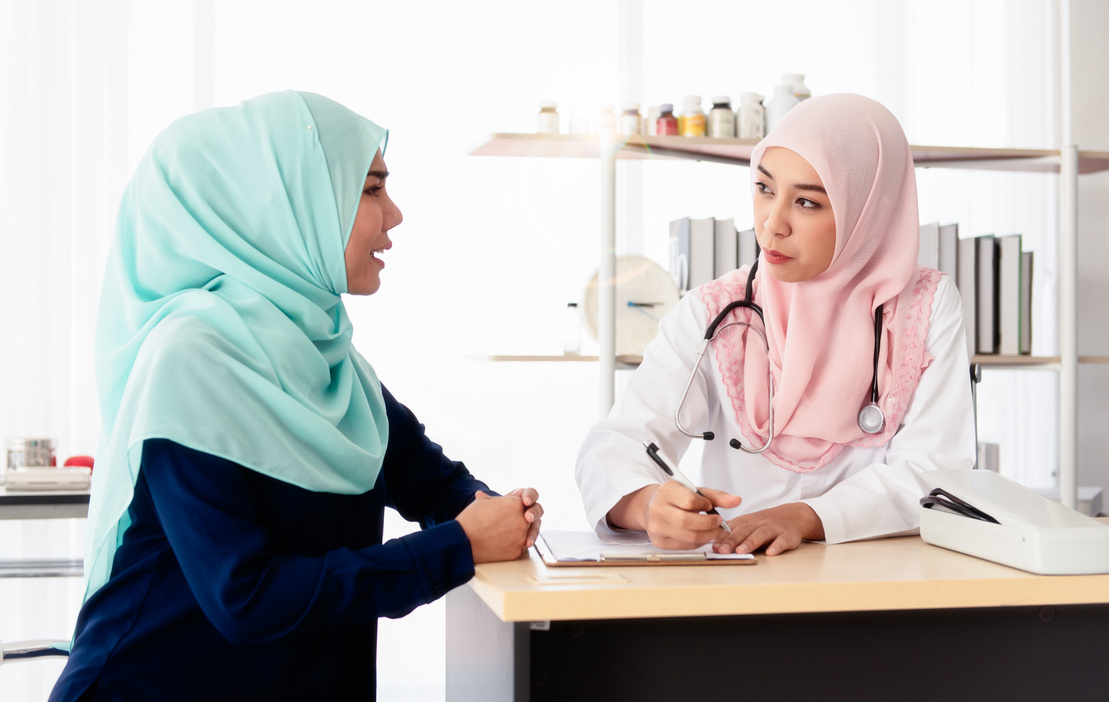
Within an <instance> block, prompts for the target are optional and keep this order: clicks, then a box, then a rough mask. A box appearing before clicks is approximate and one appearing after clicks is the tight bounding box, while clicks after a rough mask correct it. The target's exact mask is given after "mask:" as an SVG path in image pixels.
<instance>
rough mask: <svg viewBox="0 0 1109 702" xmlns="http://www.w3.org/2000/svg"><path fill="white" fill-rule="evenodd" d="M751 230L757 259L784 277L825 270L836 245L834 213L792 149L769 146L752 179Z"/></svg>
mask: <svg viewBox="0 0 1109 702" xmlns="http://www.w3.org/2000/svg"><path fill="white" fill-rule="evenodd" d="M754 199H755V201H754V211H755V232H756V234H757V236H758V240H759V246H760V247H761V248H762V260H763V262H764V263H766V264H768V265H769V268H770V274H771V275H773V276H774V277H775V278H777V279H778V280H780V281H782V282H783V283H799V282H801V281H803V280H809V279H811V278H815V277H816V276H818V275H820V274H821V273H823V272H824V271H826V270H828V266H829V265H831V263H832V255H833V254H834V253H835V249H836V219H835V216H834V215H833V214H832V205H831V201H830V200H829V199H828V193H827V192H826V191H825V190H824V184H823V183H822V182H821V181H820V177H819V176H818V175H817V174H816V170H815V169H813V167H812V166H811V165H809V162H808V161H806V160H805V159H803V158H801V156H799V155H798V154H797V153H796V152H795V151H790V150H789V149H786V148H782V147H780V146H772V147H770V148H768V149H767V150H766V151H765V152H764V153H763V156H762V161H761V162H760V163H759V166H758V177H757V178H756V179H755V194H754Z"/></svg>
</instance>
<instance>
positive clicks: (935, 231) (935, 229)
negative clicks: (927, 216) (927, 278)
mask: <svg viewBox="0 0 1109 702" xmlns="http://www.w3.org/2000/svg"><path fill="white" fill-rule="evenodd" d="M916 263H917V265H918V266H924V267H925V268H934V269H936V270H939V268H940V223H939V222H928V223H926V224H922V225H920V248H919V249H918V250H917V256H916Z"/></svg>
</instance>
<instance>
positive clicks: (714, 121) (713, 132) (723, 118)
mask: <svg viewBox="0 0 1109 702" xmlns="http://www.w3.org/2000/svg"><path fill="white" fill-rule="evenodd" d="M708 135H709V136H710V137H717V138H719V137H734V136H735V113H734V112H732V99H731V98H730V97H728V96H726V95H718V96H716V97H714V98H713V99H712V109H711V110H709V119H708Z"/></svg>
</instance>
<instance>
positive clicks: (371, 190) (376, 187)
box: [362, 185, 381, 197]
mask: <svg viewBox="0 0 1109 702" xmlns="http://www.w3.org/2000/svg"><path fill="white" fill-rule="evenodd" d="M362 192H364V193H366V194H367V195H372V196H374V197H377V195H378V193H379V192H381V186H380V185H371V186H370V187H368V188H366V189H365V190H363V191H362Z"/></svg>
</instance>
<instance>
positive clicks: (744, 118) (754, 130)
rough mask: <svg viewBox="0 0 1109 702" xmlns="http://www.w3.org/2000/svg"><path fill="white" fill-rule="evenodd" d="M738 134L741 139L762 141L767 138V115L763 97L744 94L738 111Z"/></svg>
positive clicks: (756, 94)
mask: <svg viewBox="0 0 1109 702" xmlns="http://www.w3.org/2000/svg"><path fill="white" fill-rule="evenodd" d="M736 133H737V135H738V136H739V138H740V139H762V138H763V137H764V136H766V114H765V110H764V108H763V106H762V95H759V94H758V93H743V94H742V95H740V96H739V109H738V110H736Z"/></svg>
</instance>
